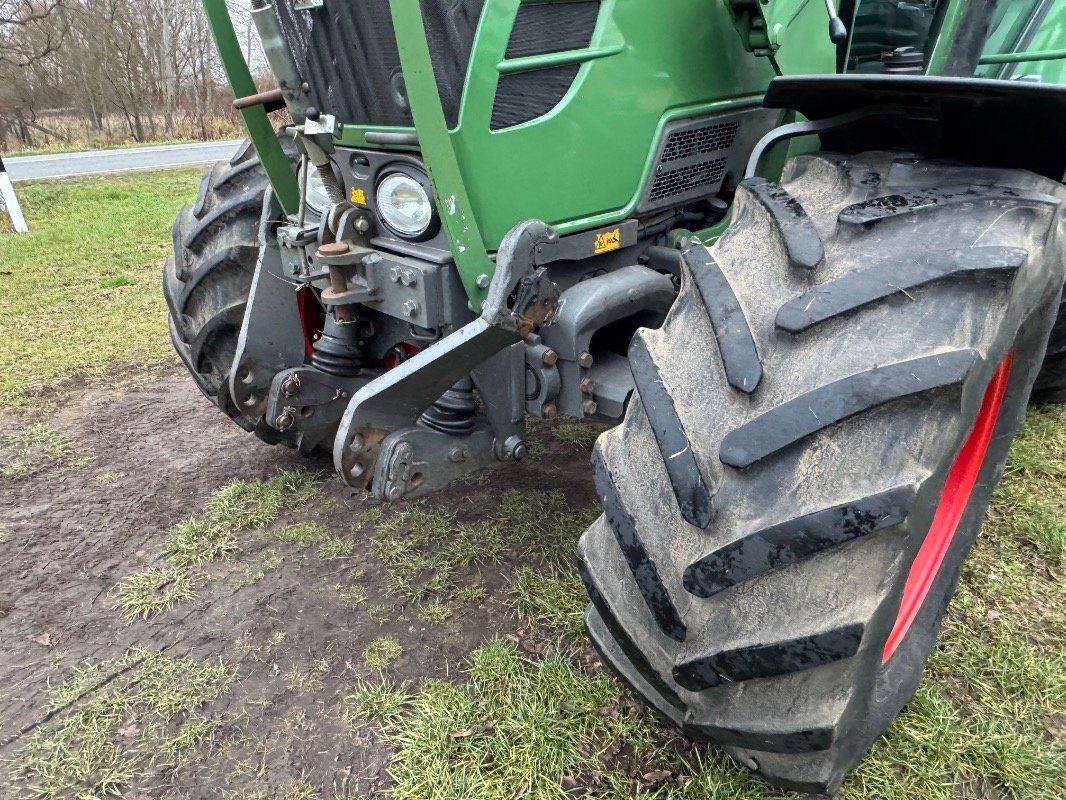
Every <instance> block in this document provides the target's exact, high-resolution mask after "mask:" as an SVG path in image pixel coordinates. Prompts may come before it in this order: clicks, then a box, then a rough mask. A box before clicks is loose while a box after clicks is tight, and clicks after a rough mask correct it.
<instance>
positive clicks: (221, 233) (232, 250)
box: [163, 133, 295, 443]
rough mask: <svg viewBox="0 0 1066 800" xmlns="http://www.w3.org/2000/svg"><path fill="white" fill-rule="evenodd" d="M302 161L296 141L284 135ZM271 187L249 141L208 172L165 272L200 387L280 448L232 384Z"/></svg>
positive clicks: (185, 352) (176, 333)
mask: <svg viewBox="0 0 1066 800" xmlns="http://www.w3.org/2000/svg"><path fill="white" fill-rule="evenodd" d="M279 139H280V140H281V142H282V144H283V146H284V147H285V149H286V152H288V153H289V154H290V156H292V157H295V146H294V145H293V143H292V138H291V136H288V135H286V134H285V133H282V134H281V135H280V136H279ZM269 188H270V183H269V181H268V180H267V176H266V172H265V171H264V170H263V167H262V165H261V164H260V162H259V158H258V157H257V156H256V152H255V148H253V147H252V144H251V142H250V141H246V142H245V143H244V144H243V145H242V146H241V148H240V149H239V151H238V152H237V154H236V155H235V156H234V157H233V159H232V160H230V161H219V162H218V163H216V164H215V165H214V166H212V167H211V168H210V169H209V170H207V172H205V173H204V176H203V179H202V181H201V183H200V191H199V194H198V195H197V198H196V202H195V203H193V204H192V205H187V206H185V207H184V208H183V209H182V210H181V211H180V212H179V214H178V216H177V218H176V219H175V220H174V226H173V240H174V255H173V256H172V257H171V258H168V259H167V261H166V264H165V266H164V268H163V294H164V296H165V297H166V301H167V307H168V309H169V312H170V314H169V322H170V338H171V341H172V342H173V343H174V349H175V350H176V351H177V353H178V356H179V357H180V358H181V360H182V362H183V363H184V364H185V366H186V367H187V368H188V370H189V372H190V373H191V374H192V377H193V380H194V381H195V382H196V385H197V387H198V388H199V389H200V391H201V392H202V393H203V394H204V396H205V397H207V398H208V399H209V400H210V401H211V402H213V403H214V404H215V405H216V406H218V407H219V408H220V409H221V410H222V411H223V412H225V414H226V415H227V416H228V417H230V419H232V420H233V421H234V422H236V423H237V424H238V425H240V426H241V427H242V428H244V429H245V430H248V431H253V430H254V431H256V433H257V435H259V436H260V438H262V439H264V440H266V441H269V442H271V443H275V442H276V441H277V440H278V438H279V435H278V433H277V431H273V430H272V429H270V428H268V427H267V426H265V425H257V423H258V421H257V420H256V419H253V418H251V417H249V416H247V415H245V414H242V413H241V410H240V409H238V408H237V407H236V406H235V405H234V403H233V400H232V399H231V398H230V394H229V390H228V388H227V380H228V375H229V370H230V365H231V364H232V363H233V358H234V356H235V354H236V349H237V337H238V336H239V334H240V329H241V323H242V321H243V320H244V310H245V304H246V303H247V300H248V292H249V290H250V288H251V284H252V277H253V275H254V274H255V267H256V260H257V259H258V256H259V243H258V236H259V227H260V223H261V217H262V215H263V199H264V193H265V192H266V191H267V190H268V189H269Z"/></svg>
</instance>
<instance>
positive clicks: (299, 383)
mask: <svg viewBox="0 0 1066 800" xmlns="http://www.w3.org/2000/svg"><path fill="white" fill-rule="evenodd" d="M369 381H370V376H360V377H355V378H344V377H339V376H337V375H327V374H326V373H324V372H321V371H319V370H317V369H314V368H312V367H297V368H295V369H287V370H284V371H282V372H279V373H278V374H277V375H276V376H274V381H273V382H272V383H271V386H270V396H269V399H268V401H267V408H266V421H267V423H268V424H269V425H270V426H271V427H273V428H276V429H277V430H279V431H281V432H282V433H286V434H289V435H291V436H293V437H294V442H295V444H296V448H297V449H298V450H299V451H300V452H301V453H303V454H304V455H309V454H310V453H312V452H313V451H314V450H315V448H316V447H317V446H318V445H319V444H321V443H322V442H323V441H324V440H326V439H328V438H329V437H330V436H331V435H332V434H333V431H334V430H335V429H336V426H337V420H339V419H340V418H341V415H342V414H343V413H344V408H345V406H346V405H347V404H348V398H350V397H351V396H352V395H353V394H354V393H355V392H356V391H358V390H359V389H360V388H362V387H363V386H365V385H366V384H367V383H369Z"/></svg>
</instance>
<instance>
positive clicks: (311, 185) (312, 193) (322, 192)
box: [307, 164, 331, 214]
mask: <svg viewBox="0 0 1066 800" xmlns="http://www.w3.org/2000/svg"><path fill="white" fill-rule="evenodd" d="M307 170H308V172H307V205H308V206H310V207H311V208H312V209H314V210H315V211H317V212H318V213H319V214H324V213H325V212H326V210H327V209H329V207H330V205H331V201H330V199H329V194H328V193H327V192H326V185H325V184H324V183H323V182H322V176H321V175H320V174H319V173H318V167H316V166H315V165H314V164H308V165H307Z"/></svg>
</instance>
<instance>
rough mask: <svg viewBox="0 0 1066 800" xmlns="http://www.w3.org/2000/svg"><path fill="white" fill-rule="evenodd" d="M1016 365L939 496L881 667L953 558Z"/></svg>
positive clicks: (996, 389) (986, 406)
mask: <svg viewBox="0 0 1066 800" xmlns="http://www.w3.org/2000/svg"><path fill="white" fill-rule="evenodd" d="M1013 361H1014V352H1013V351H1011V352H1009V353H1007V357H1006V358H1004V359H1003V361H1002V362H1001V363H1000V365H999V367H998V368H997V369H996V373H995V375H993V376H992V380H991V381H990V382H989V384H988V388H987V389H986V390H985V397H984V400H983V401H982V402H981V411H980V413H979V414H978V415H977V420H976V421H975V422H974V426H973V430H972V431H971V432H970V436H969V438H967V439H966V443H965V444H963V446H962V449H961V450H959V454H958V456H956V457H955V463H954V464H952V465H951V470H950V472H948V478H947V481H945V483H944V490H943V491H942V492H941V494H940V503H939V505H937V509H936V513H935V514H934V515H933V522H932V524H931V525H930V526H929V531H928V532H927V533H926V535H925V540H924V541H923V542H922V546H921V547H920V548H919V550H918V554H917V555H916V556H915V557H914V563H913V564H911V571H910V573H909V574H908V575H907V584H906V586H905V587H904V589H903V600H902V602H901V603H900V607H899V616H898V617H896V624H895V625H894V626H893V627H892V632H891V633H890V634H889V635H888V641H887V642H885V650H884V655H883V656H882V663H884V662H886V661H888V660H889V659H890V658H892V654H893V653H895V652H896V649H897V648H898V647H899V646H900V644H902V642H903V639H904V638H905V637H906V635H907V631H908V630H909V629H910V627H911V625H912V624H913V623H914V619H915V617H917V616H918V612H919V611H920V610H921V608H922V604H923V603H924V602H925V598H926V596H927V595H928V594H929V590H930V589H931V588H932V586H933V581H934V580H936V576H937V574H938V573H939V572H940V567H941V566H942V565H943V563H944V558H945V557H946V556H947V554H948V550H949V549H950V547H951V542H952V540H953V539H954V538H955V533H956V531H958V529H959V523H960V522H961V521H962V517H963V514H965V513H966V507H967V505H969V502H970V495H972V494H973V488H974V485H975V484H976V483H977V477H978V476H979V475H980V474H981V467H982V466H983V465H984V463H985V456H986V455H987V454H988V446H989V444H991V442H992V434H993V433H994V432H995V430H996V423H997V422H998V421H999V414H1000V411H1001V410H1002V408H1003V397H1004V395H1005V394H1006V393H1007V384H1008V383H1009V382H1010V371H1011V364H1012V363H1013Z"/></svg>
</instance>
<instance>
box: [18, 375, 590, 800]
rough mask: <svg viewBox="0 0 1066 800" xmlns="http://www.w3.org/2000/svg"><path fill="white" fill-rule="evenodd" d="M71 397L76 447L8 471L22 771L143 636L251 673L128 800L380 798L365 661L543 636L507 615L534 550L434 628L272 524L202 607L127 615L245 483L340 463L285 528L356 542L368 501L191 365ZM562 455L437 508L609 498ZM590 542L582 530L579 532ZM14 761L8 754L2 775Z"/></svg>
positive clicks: (204, 596) (429, 667) (467, 489)
mask: <svg viewBox="0 0 1066 800" xmlns="http://www.w3.org/2000/svg"><path fill="white" fill-rule="evenodd" d="M60 407H61V409H62V410H61V411H59V412H58V414H57V415H56V416H55V417H54V418H52V419H51V420H47V421H46V422H47V424H48V425H50V426H51V427H53V428H55V429H57V430H58V431H60V432H61V433H62V434H64V436H65V437H66V438H67V440H68V441H69V443H70V445H71V446H72V447H73V449H74V451H75V452H76V457H71V458H67V459H65V460H64V461H60V462H58V463H56V462H53V463H48V464H44V465H39V466H36V467H33V468H31V469H30V470H29V472H27V473H26V474H25V475H22V476H19V477H2V478H0V498H2V499H0V526H3V527H0V530H2V531H3V533H4V536H3V537H2V542H0V558H2V563H3V581H2V584H0V586H2V594H0V641H2V642H3V645H4V646H3V652H2V653H0V687H4V688H5V689H6V691H4V692H3V694H2V695H0V744H2V746H0V759H2V760H3V761H4V762H8V760H9V759H15V758H16V756H17V754H18V752H19V750H20V748H21V747H23V745H24V744H25V743H26V741H27V740H28V738H29V737H30V735H31V733H32V731H34V730H35V729H36V728H37V727H41V729H42V730H47V729H48V728H49V727H50V726H55V725H57V724H59V723H60V722H61V720H62V718H63V716H64V715H65V714H70V713H73V711H74V710H76V709H65V710H61V711H60V712H59V713H58V714H56V715H55V716H54V717H51V716H50V714H49V692H50V687H51V688H52V689H54V688H55V686H57V685H58V684H59V683H60V682H62V681H63V680H66V679H68V678H70V676H71V675H72V674H73V673H74V670H75V668H76V667H77V666H78V665H79V664H82V663H83V662H90V663H98V662H102V661H106V660H108V659H113V658H117V657H120V656H121V655H122V654H123V653H125V652H126V651H127V650H128V649H129V648H131V647H136V646H139V647H147V648H151V649H155V650H163V651H164V652H165V653H166V654H167V656H169V657H182V656H186V655H188V656H192V657H195V658H196V659H197V660H200V661H204V662H211V661H214V662H215V663H217V661H218V659H222V660H224V661H225V662H226V663H227V664H229V665H232V666H233V667H235V668H236V675H237V680H236V682H234V683H233V684H232V685H231V687H230V689H229V691H228V692H227V693H226V694H224V695H222V696H221V697H220V698H218V699H217V700H214V701H212V703H210V704H209V706H208V707H207V708H206V709H200V713H201V714H204V715H205V716H206V715H209V716H210V717H211V718H213V719H216V720H222V723H221V725H220V726H219V727H217V728H216V729H215V730H214V731H213V732H212V734H211V736H210V737H209V738H208V739H205V740H204V741H203V742H201V743H200V744H199V745H198V747H197V751H196V756H195V757H194V758H190V759H187V762H186V763H184V765H183V766H181V767H180V768H177V769H175V768H170V767H167V766H165V765H162V766H161V765H156V766H152V767H150V768H147V769H146V771H145V772H144V773H143V776H142V777H139V778H138V779H137V780H136V781H135V786H133V787H131V788H134V789H136V790H137V791H135V792H134V793H133V794H128V795H125V796H150V797H201V796H204V797H206V796H227V795H228V793H230V792H233V793H237V794H239V795H240V796H248V795H253V796H262V797H273V796H278V797H282V796H285V793H284V792H285V789H284V787H286V786H292V785H293V784H294V783H296V782H298V781H300V780H306V782H307V783H308V784H309V785H310V786H313V787H314V788H315V789H317V790H318V791H320V792H322V793H323V796H329V797H332V796H333V794H334V793H337V794H339V795H340V796H348V795H350V794H351V795H354V794H356V793H359V794H362V793H366V792H370V793H373V791H374V790H375V789H378V788H381V787H383V786H384V785H387V783H388V778H387V774H386V773H385V771H384V765H385V764H386V761H387V757H388V754H389V751H388V748H387V747H386V746H384V745H382V744H381V743H379V742H378V741H377V739H376V736H375V734H374V733H373V732H372V731H371V730H370V728H369V727H367V728H358V727H356V728H354V729H353V728H352V726H351V724H350V722H349V721H348V720H346V719H345V717H344V713H343V710H344V703H343V700H344V697H345V696H346V695H347V694H349V693H350V692H351V691H352V690H353V687H354V685H355V684H356V683H357V682H358V680H359V679H360V678H366V679H370V678H376V677H378V672H377V671H376V670H372V669H369V668H367V667H366V666H365V665H364V664H363V659H362V657H361V654H362V652H363V650H364V649H365V648H366V646H367V644H368V643H369V642H371V641H373V640H375V639H377V638H378V637H381V636H386V635H392V636H394V637H396V639H398V640H399V641H400V642H401V644H402V646H403V655H402V656H400V657H399V658H398V660H396V662H395V663H393V664H392V665H391V666H389V668H388V670H387V673H388V675H389V677H390V678H392V679H394V680H396V681H404V680H412V681H414V680H422V679H424V678H427V677H446V676H448V675H449V674H452V675H454V674H455V672H456V670H457V667H458V666H459V665H460V664H461V663H462V660H463V658H464V657H465V656H466V655H467V654H468V653H469V652H470V651H471V650H472V649H473V648H475V647H477V646H478V645H479V644H481V643H482V642H484V641H486V640H488V639H490V638H492V637H493V636H494V635H497V634H498V635H512V636H517V637H518V638H519V639H521V640H523V644H526V645H528V646H531V647H536V645H535V644H532V645H530V644H529V637H530V635H531V634H530V633H529V632H528V631H527V630H524V629H523V625H522V624H521V623H520V622H519V621H518V620H517V619H516V618H515V617H514V615H513V614H512V613H511V612H510V609H509V607H508V606H507V597H506V594H507V587H508V576H510V575H511V574H512V573H513V568H514V567H515V566H517V565H520V564H522V563H523V562H524V559H523V558H521V557H518V556H515V555H513V554H508V553H504V554H503V556H502V558H503V561H502V563H501V564H498V565H496V564H490V565H488V566H481V567H479V566H477V565H472V566H471V567H469V573H468V574H467V575H464V576H460V577H462V578H463V579H464V580H473V581H477V582H480V583H483V584H484V586H485V588H486V589H487V592H486V595H485V598H484V599H482V600H479V601H475V602H467V603H461V604H455V610H454V613H453V614H452V616H451V617H450V619H448V620H447V621H445V622H442V623H439V624H425V623H423V622H420V621H419V618H418V616H417V615H416V614H415V613H412V611H413V609H412V608H411V607H410V606H406V607H405V606H404V604H403V603H402V602H401V601H398V600H397V599H396V597H395V596H394V595H392V594H390V593H389V592H388V591H387V589H386V583H387V579H388V574H387V570H386V569H385V567H383V565H382V564H381V563H380V562H378V561H377V560H376V559H375V558H374V557H372V556H370V555H369V554H367V553H365V551H362V550H361V549H360V548H361V546H362V545H361V543H358V542H357V543H356V547H355V550H354V555H352V556H348V557H343V558H339V559H338V558H323V557H322V556H321V555H320V554H319V553H317V552H316V551H315V550H314V548H309V547H301V546H300V545H299V544H288V545H285V544H283V545H280V546H279V544H278V542H277V541H276V540H272V539H271V538H270V537H269V535H268V532H267V531H259V530H244V531H242V532H241V533H240V552H239V553H238V555H237V556H236V557H235V558H234V559H233V560H230V561H225V562H215V563H212V564H208V565H207V566H206V567H205V568H204V570H203V573H204V574H203V576H202V578H201V580H200V582H199V585H198V595H197V597H196V598H195V599H194V600H192V601H189V602H185V603H181V604H179V605H178V606H177V607H175V608H174V609H172V610H170V611H168V612H165V613H163V614H161V615H159V616H157V617H155V618H153V619H152V620H151V621H144V620H136V621H134V622H127V621H126V620H125V619H124V618H123V617H122V615H121V613H120V609H119V608H117V602H116V598H115V594H114V587H115V586H116V584H117V583H118V582H119V581H120V580H121V579H122V578H124V577H126V576H127V575H129V574H131V573H134V572H137V571H138V570H141V569H143V568H144V567H146V566H151V565H158V564H159V563H161V560H162V559H161V554H162V543H163V541H164V539H165V537H166V535H167V532H168V531H169V530H170V528H171V527H172V526H173V525H174V524H175V523H176V522H178V521H180V520H182V519H184V518H187V517H189V516H192V515H196V514H198V513H200V512H201V511H202V509H203V508H204V506H205V504H206V503H207V502H208V500H209V499H210V496H211V493H212V491H213V490H215V489H217V488H218V487H219V486H221V485H223V484H225V483H227V482H229V481H231V480H233V479H235V478H244V479H253V478H264V477H267V476H270V475H273V474H275V473H276V472H277V471H278V470H279V469H286V470H288V469H295V468H310V469H312V470H316V471H321V472H322V473H323V482H322V485H323V495H322V497H321V498H320V499H319V500H316V501H313V502H312V504H310V505H309V506H307V507H304V508H303V509H300V510H298V511H296V512H291V513H287V514H285V515H283V516H282V518H281V519H279V520H278V524H283V523H285V522H292V521H295V520H300V521H303V520H313V521H315V522H319V523H321V524H323V525H325V526H327V527H328V528H329V529H330V530H331V531H333V532H336V533H338V534H340V535H346V536H349V537H351V536H353V534H352V533H351V530H352V520H353V519H354V518H355V517H356V516H357V515H358V514H359V513H360V512H362V511H363V510H364V508H365V506H364V503H363V500H362V498H361V497H358V496H355V494H354V493H353V492H351V491H349V490H347V489H346V488H345V487H343V486H342V485H341V484H340V482H339V481H337V480H335V479H334V478H332V477H330V472H331V465H330V464H329V463H328V461H326V460H325V459H323V460H321V461H319V462H310V463H309V462H307V461H306V460H304V459H301V458H299V457H298V456H296V455H294V454H292V453H290V452H287V451H285V450H282V449H279V448H271V447H267V446H265V445H261V444H259V443H258V442H257V441H256V440H254V439H253V438H252V437H251V436H249V435H247V434H244V433H243V432H242V431H240V430H239V429H238V428H237V427H236V426H234V425H233V424H232V423H230V422H229V421H228V420H225V419H224V418H223V417H222V416H221V415H220V414H219V413H218V412H217V411H216V410H215V409H214V408H213V407H212V406H210V405H209V404H208V403H207V402H206V401H204V400H203V399H202V398H201V397H200V396H199V394H198V393H197V392H196V390H195V388H194V387H193V385H192V383H191V381H190V380H188V379H186V378H184V377H182V376H180V375H179V374H178V373H177V372H172V373H170V374H166V375H164V376H163V377H162V378H161V379H159V380H157V381H154V382H151V383H148V384H146V385H143V386H139V387H133V388H129V389H122V390H116V389H112V388H108V387H107V385H106V383H104V382H99V381H98V382H95V383H93V384H90V385H87V386H80V387H74V388H73V389H71V390H70V391H69V392H68V393H67V396H66V397H64V398H63V402H62V404H60ZM9 422H11V421H9ZM12 424H18V422H17V421H13V422H12ZM548 438H549V439H550V437H548ZM544 447H546V448H547V452H546V453H544V454H543V455H541V457H539V458H536V459H532V460H530V461H527V462H525V463H523V464H521V465H519V466H518V467H517V468H515V469H509V470H508V469H501V470H499V471H497V472H495V473H493V474H492V475H491V477H490V478H489V479H488V480H487V481H485V482H483V483H481V484H474V485H468V486H463V487H460V489H459V490H458V491H453V492H451V493H450V494H447V495H444V496H440V497H438V498H435V499H434V500H433V503H434V504H439V506H440V507H443V508H448V509H449V510H450V511H452V512H453V513H455V514H456V515H457V516H458V517H459V518H460V519H461V520H462V519H470V520H477V519H478V518H479V516H482V515H483V514H484V513H486V510H491V509H493V508H495V507H496V506H497V505H498V499H499V493H500V492H501V491H503V490H506V489H509V488H522V489H523V490H527V489H530V488H538V487H552V488H556V487H566V494H567V501H568V503H569V505H570V506H571V507H572V508H586V507H589V506H591V505H592V504H593V503H594V502H595V493H594V490H593V488H592V484H591V477H590V475H589V472H590V470H589V469H588V467H587V459H588V452H587V450H586V449H582V448H580V447H576V446H573V445H567V444H565V443H561V442H558V441H554V440H549V441H546V442H545V443H544ZM579 533H580V531H578V530H575V531H573V536H574V539H575V540H576V537H577V535H578V534H579ZM354 535H359V534H354ZM274 549H280V551H281V559H280V564H273V565H268V566H267V567H266V568H264V561H265V560H266V559H267V558H268V556H270V557H273V556H274V553H273V551H274ZM272 567H273V568H272ZM353 567H359V568H362V569H364V570H365V576H364V577H363V578H362V579H361V584H362V585H363V586H365V588H366V590H367V595H368V596H367V599H366V601H365V602H362V603H357V604H356V603H351V602H346V601H345V600H344V598H343V597H341V596H339V595H338V593H337V588H338V586H339V584H340V583H343V582H344V580H345V577H344V576H345V575H346V574H349V571H350V570H351V569H352V568H353ZM372 603H381V604H388V605H389V606H390V607H391V608H392V609H393V610H394V612H395V613H394V614H393V615H392V618H391V619H389V620H388V621H386V622H383V623H379V622H375V621H373V620H371V619H368V618H367V615H366V614H365V613H364V610H365V609H366V608H367V605H368V604H372ZM298 676H303V677H302V678H300V677H298ZM76 705H77V703H75V706H76ZM9 768H10V767H9V765H8V764H0V770H3V772H4V773H6V772H7V771H8V769H9ZM0 781H2V782H0V787H2V786H7V787H8V789H7V790H0V795H2V796H4V797H8V796H11V797H16V796H20V793H21V792H22V791H23V790H24V786H20V785H19V784H18V783H17V782H16V783H14V784H12V783H9V782H8V779H7V776H6V774H5V775H3V776H0ZM204 787H211V790H210V792H207V791H205V788H204ZM255 792H261V793H260V794H254V793H255ZM262 792H265V793H262ZM229 796H232V795H229ZM294 796H295V795H294Z"/></svg>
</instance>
